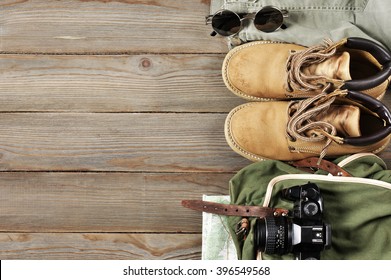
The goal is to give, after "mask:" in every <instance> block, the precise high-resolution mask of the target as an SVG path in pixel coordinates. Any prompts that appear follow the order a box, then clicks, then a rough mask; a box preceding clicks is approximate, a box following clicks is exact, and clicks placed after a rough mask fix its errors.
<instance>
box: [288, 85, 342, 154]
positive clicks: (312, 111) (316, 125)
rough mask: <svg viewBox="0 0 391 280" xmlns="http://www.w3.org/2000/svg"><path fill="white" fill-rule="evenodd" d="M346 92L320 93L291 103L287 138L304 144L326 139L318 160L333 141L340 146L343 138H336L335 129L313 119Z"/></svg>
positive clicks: (330, 125) (328, 124) (326, 123)
mask: <svg viewBox="0 0 391 280" xmlns="http://www.w3.org/2000/svg"><path fill="white" fill-rule="evenodd" d="M345 93H346V91H340V90H337V91H335V92H334V93H331V94H327V93H321V94H318V95H316V96H314V97H312V98H308V99H304V100H301V101H294V102H292V104H291V106H289V109H288V110H289V112H288V114H289V116H290V118H289V120H288V123H287V129H286V133H287V137H288V138H289V139H291V140H292V141H295V140H297V139H299V140H302V141H305V142H312V143H313V142H320V141H324V140H325V139H327V141H326V143H325V145H324V147H323V149H322V151H321V153H320V156H319V158H320V160H321V159H322V158H323V157H324V156H325V155H326V153H327V148H328V146H329V145H330V144H331V143H332V142H333V141H334V142H336V143H339V144H342V143H343V138H341V137H339V136H337V130H336V128H335V127H334V126H333V125H332V124H330V123H328V122H325V121H321V120H316V119H315V117H316V116H317V115H319V114H320V113H322V112H324V111H327V110H328V109H329V108H330V106H331V104H332V103H333V102H334V101H335V99H336V98H337V96H340V95H343V94H345Z"/></svg>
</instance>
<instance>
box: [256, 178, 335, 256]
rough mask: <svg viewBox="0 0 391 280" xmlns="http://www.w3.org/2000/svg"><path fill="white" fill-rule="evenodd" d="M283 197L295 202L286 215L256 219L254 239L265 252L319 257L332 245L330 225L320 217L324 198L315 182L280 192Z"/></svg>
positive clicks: (259, 248) (257, 245)
mask: <svg viewBox="0 0 391 280" xmlns="http://www.w3.org/2000/svg"><path fill="white" fill-rule="evenodd" d="M281 195H282V197H283V198H284V199H286V200H290V201H293V202H294V207H293V211H292V213H291V215H290V216H289V217H284V216H280V217H273V216H270V217H266V218H260V219H257V221H256V224H255V230H254V242H255V246H256V249H257V250H258V251H261V252H264V253H266V254H278V255H284V254H288V253H293V254H294V255H295V258H296V259H299V260H314V259H315V260H319V259H320V252H321V251H323V250H325V249H328V248H330V247H331V226H330V225H329V224H326V223H324V222H323V220H322V213H323V199H322V196H321V194H320V190H319V187H318V186H317V185H316V184H314V183H308V184H305V185H300V186H294V187H291V188H288V189H284V190H282V191H281Z"/></svg>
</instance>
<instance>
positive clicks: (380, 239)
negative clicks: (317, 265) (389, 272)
mask: <svg viewBox="0 0 391 280" xmlns="http://www.w3.org/2000/svg"><path fill="white" fill-rule="evenodd" d="M334 163H335V164H337V165H338V166H339V167H341V168H343V169H344V170H345V171H347V172H348V173H349V174H350V175H351V177H342V176H331V175H330V174H328V173H327V172H325V171H322V170H317V171H315V172H314V173H310V172H308V171H305V170H301V169H298V168H296V167H294V166H292V165H289V164H287V163H285V162H281V161H276V160H266V161H261V162H257V163H253V164H251V165H249V166H247V167H245V168H243V169H242V170H240V171H239V172H238V173H237V174H236V175H235V176H234V177H233V178H232V179H231V180H230V182H229V192H230V203H231V204H235V205H260V206H264V207H273V208H284V209H288V210H291V209H292V208H293V202H292V201H287V200H285V199H283V198H281V196H280V195H279V193H280V191H281V190H284V189H287V188H291V187H293V186H300V185H305V184H308V183H313V184H316V185H317V186H318V187H319V189H320V193H321V196H322V197H323V211H322V212H323V219H324V221H325V222H327V223H328V224H329V225H330V226H331V247H330V248H329V249H326V250H323V251H322V252H321V256H320V258H321V259H334V260H347V259H349V260H375V259H391V204H390V202H391V184H390V183H391V171H390V170H387V167H386V164H385V162H384V161H383V160H382V159H381V158H379V157H378V156H376V155H374V154H370V153H362V154H355V155H351V156H344V157H341V158H338V159H336V160H335V161H334ZM227 220H228V225H229V226H228V227H229V231H230V235H231V237H232V239H233V242H234V244H235V247H236V252H237V256H238V258H239V259H247V260H249V259H257V258H258V259H266V260H271V259H294V255H293V254H285V255H277V254H265V253H262V254H260V253H258V252H257V248H256V246H255V244H256V242H255V238H256V234H258V233H256V232H255V229H254V228H255V225H256V222H257V218H249V224H250V225H249V230H248V232H247V234H246V236H245V238H244V237H243V236H242V235H240V234H239V235H238V234H237V225H238V224H239V223H240V222H241V217H235V216H229V217H227Z"/></svg>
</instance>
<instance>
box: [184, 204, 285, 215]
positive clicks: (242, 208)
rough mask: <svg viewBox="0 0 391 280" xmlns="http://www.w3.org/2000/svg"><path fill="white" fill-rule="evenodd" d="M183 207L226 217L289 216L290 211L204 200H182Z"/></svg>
mask: <svg viewBox="0 0 391 280" xmlns="http://www.w3.org/2000/svg"><path fill="white" fill-rule="evenodd" d="M182 206H184V207H186V208H190V209H192V210H196V211H201V212H207V213H213V214H218V215H225V216H239V217H258V218H263V217H266V216H281V215H287V214H288V212H289V211H288V210H286V209H282V208H270V207H261V206H248V205H233V204H222V203H215V202H209V201H203V200H182Z"/></svg>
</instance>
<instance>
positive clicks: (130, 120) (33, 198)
mask: <svg viewBox="0 0 391 280" xmlns="http://www.w3.org/2000/svg"><path fill="white" fill-rule="evenodd" d="M209 4H210V1H208V0H206V1H205V0H203V1H196V0H184V1H176V0H175V1H174V0H153V1H152V0H117V1H110V0H84V1H82V0H80V1H76V0H74V1H46V0H0V259H199V258H200V257H201V214H200V213H197V212H194V211H191V210H188V209H184V208H183V207H181V205H180V201H181V200H182V199H200V198H201V196H202V194H224V195H226V194H228V181H229V179H230V178H231V177H232V176H233V174H234V173H235V172H236V171H238V170H239V169H241V168H242V167H244V166H246V165H247V164H249V163H250V162H249V161H247V160H245V159H243V158H241V157H240V156H238V155H236V154H235V153H234V152H233V151H231V149H230V148H229V147H228V145H227V144H226V142H225V138H224V132H223V124H224V120H225V117H226V114H227V113H228V112H229V111H230V110H231V109H232V108H233V107H235V106H236V105H238V104H240V103H243V102H244V101H243V100H241V99H239V98H237V97H235V96H234V95H233V94H231V93H230V92H229V91H228V90H227V89H226V88H225V86H224V84H223V81H222V78H221V70H220V69H221V64H222V60H223V59H224V56H225V54H226V52H227V50H228V49H227V46H226V42H225V41H224V40H223V39H221V38H212V37H210V36H209V33H210V26H205V21H204V18H205V15H208V14H209ZM387 98H388V97H387ZM388 99H389V98H388ZM382 156H383V158H385V159H386V161H387V162H388V163H390V162H391V154H390V149H387V151H385V152H383V153H382Z"/></svg>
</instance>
